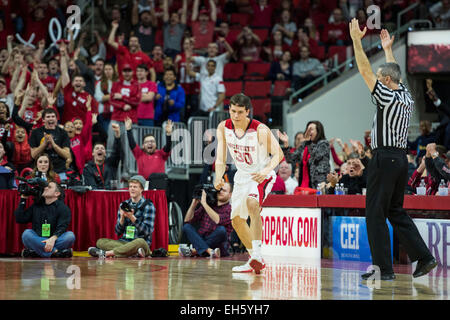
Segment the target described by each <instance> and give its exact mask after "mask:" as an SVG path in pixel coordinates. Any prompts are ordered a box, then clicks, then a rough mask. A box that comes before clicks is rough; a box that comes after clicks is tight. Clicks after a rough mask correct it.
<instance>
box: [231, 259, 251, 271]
mask: <svg viewBox="0 0 450 320" xmlns="http://www.w3.org/2000/svg"><path fill="white" fill-rule="evenodd" d="M250 260H251V258H250ZM250 260H248V261H247V262H246V263H245V264H243V265H242V266H235V267H233V269H231V271H232V272H252V271H253V268H252V267H251V266H250Z"/></svg>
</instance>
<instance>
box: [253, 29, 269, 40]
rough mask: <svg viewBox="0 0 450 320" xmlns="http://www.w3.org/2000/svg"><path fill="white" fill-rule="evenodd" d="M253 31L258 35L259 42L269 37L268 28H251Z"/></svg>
mask: <svg viewBox="0 0 450 320" xmlns="http://www.w3.org/2000/svg"><path fill="white" fill-rule="evenodd" d="M252 31H253V33H254V34H256V35H257V36H258V37H259V40H261V43H263V42H264V41H266V40H267V38H268V37H269V30H268V29H252Z"/></svg>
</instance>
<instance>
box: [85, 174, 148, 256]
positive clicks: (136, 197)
mask: <svg viewBox="0 0 450 320" xmlns="http://www.w3.org/2000/svg"><path fill="white" fill-rule="evenodd" d="M144 186H145V179H144V178H143V177H142V176H139V175H136V176H133V177H131V179H130V180H129V182H128V190H129V193H130V197H131V199H128V200H126V201H124V202H122V203H121V204H120V207H119V211H118V212H117V223H116V226H115V232H116V234H117V235H119V236H120V235H122V237H121V238H120V239H119V240H112V239H106V238H102V239H98V240H97V247H90V248H89V249H88V253H89V254H90V255H91V256H93V257H100V258H109V257H111V258H112V257H118V258H125V257H132V256H138V257H140V258H145V257H148V256H150V255H151V251H150V245H151V243H152V234H153V229H154V225H155V213H156V209H155V206H154V205H153V202H152V201H151V200H146V199H145V198H144V197H143V196H142V192H143V191H144Z"/></svg>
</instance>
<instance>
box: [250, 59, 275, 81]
mask: <svg viewBox="0 0 450 320" xmlns="http://www.w3.org/2000/svg"><path fill="white" fill-rule="evenodd" d="M269 71H270V63H268V62H249V63H247V66H246V70H245V75H244V80H265V79H267V78H268V77H269Z"/></svg>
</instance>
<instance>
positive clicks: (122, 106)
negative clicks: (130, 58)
mask: <svg viewBox="0 0 450 320" xmlns="http://www.w3.org/2000/svg"><path fill="white" fill-rule="evenodd" d="M122 78H123V80H119V81H116V82H114V83H113V85H112V88H111V94H110V97H111V98H110V101H111V105H112V106H113V107H114V111H113V113H112V116H111V120H113V121H120V122H124V121H125V118H127V117H129V118H130V119H131V120H132V121H133V123H137V107H138V105H139V102H140V101H141V89H140V87H139V83H138V82H137V81H135V80H134V79H133V69H132V66H131V65H130V64H124V65H123V69H122Z"/></svg>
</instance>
